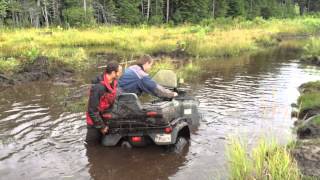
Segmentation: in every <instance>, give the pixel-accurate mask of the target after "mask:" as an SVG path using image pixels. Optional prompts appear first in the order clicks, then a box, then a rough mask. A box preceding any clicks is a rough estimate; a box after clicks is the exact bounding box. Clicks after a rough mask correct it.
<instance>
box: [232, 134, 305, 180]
mask: <svg viewBox="0 0 320 180" xmlns="http://www.w3.org/2000/svg"><path fill="white" fill-rule="evenodd" d="M227 155H228V159H229V170H230V179H237V180H238V179H247V180H251V179H252V180H253V179H272V180H282V179H294V180H299V179H301V177H302V176H301V173H300V171H299V169H298V166H297V163H296V162H295V160H294V158H293V157H292V156H291V155H290V150H289V149H288V148H287V147H282V146H280V145H279V144H277V143H276V142H274V141H273V142H271V143H267V142H266V140H264V139H262V140H260V142H259V144H258V145H257V146H256V147H255V148H254V149H253V150H252V153H251V155H248V148H247V146H246V145H244V144H243V143H242V142H241V141H240V140H238V139H235V138H232V139H231V144H230V145H229V146H228V151H227Z"/></svg>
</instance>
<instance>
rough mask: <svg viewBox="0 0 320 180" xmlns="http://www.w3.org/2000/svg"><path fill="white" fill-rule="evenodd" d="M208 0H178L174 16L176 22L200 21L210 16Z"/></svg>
mask: <svg viewBox="0 0 320 180" xmlns="http://www.w3.org/2000/svg"><path fill="white" fill-rule="evenodd" d="M208 5H209V2H208V0H189V1H188V2H186V1H183V0H181V1H178V3H177V4H176V6H175V7H177V9H176V12H175V13H174V15H173V18H174V20H175V21H176V22H178V23H179V22H199V21H201V20H202V19H205V18H208V17H209V6H208Z"/></svg>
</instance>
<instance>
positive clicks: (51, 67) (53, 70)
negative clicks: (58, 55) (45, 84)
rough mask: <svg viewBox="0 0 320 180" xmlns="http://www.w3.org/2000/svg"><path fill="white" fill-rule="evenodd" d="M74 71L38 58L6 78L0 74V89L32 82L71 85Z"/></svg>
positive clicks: (45, 58) (60, 64)
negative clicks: (50, 81) (52, 82)
mask: <svg viewBox="0 0 320 180" xmlns="http://www.w3.org/2000/svg"><path fill="white" fill-rule="evenodd" d="M74 73H75V71H74V70H72V69H71V68H69V67H68V66H66V65H64V64H62V63H57V62H55V63H54V64H53V63H52V62H51V61H50V60H49V59H48V58H47V57H43V56H42V57H38V58H37V59H35V60H34V61H33V62H32V63H28V64H25V65H24V66H23V67H22V68H21V70H19V71H18V72H16V73H14V74H13V75H12V76H10V77H8V76H6V75H4V74H0V89H1V88H4V87H8V86H12V85H18V84H23V83H27V82H32V81H47V80H53V81H54V82H61V83H72V82H74V79H73V78H72V76H73V75H74Z"/></svg>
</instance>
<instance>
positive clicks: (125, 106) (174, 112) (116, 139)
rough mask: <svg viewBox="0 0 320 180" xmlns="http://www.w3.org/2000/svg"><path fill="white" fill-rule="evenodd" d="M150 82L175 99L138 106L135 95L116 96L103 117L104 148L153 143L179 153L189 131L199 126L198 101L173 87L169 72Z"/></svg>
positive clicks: (188, 135)
mask: <svg viewBox="0 0 320 180" xmlns="http://www.w3.org/2000/svg"><path fill="white" fill-rule="evenodd" d="M153 79H154V80H155V81H156V82H157V83H159V84H161V85H163V86H165V87H166V88H169V89H171V90H173V91H176V92H177V93H178V94H179V96H177V97H174V98H172V99H157V100H154V101H152V102H149V103H144V104H141V102H140V101H139V99H138V97H137V95H136V94H133V93H123V94H121V95H119V96H118V97H117V100H116V102H115V103H114V105H113V107H112V110H111V111H110V113H106V114H104V115H103V117H104V120H105V121H106V123H107V124H108V126H109V133H108V134H107V135H106V136H104V138H103V140H102V144H103V145H104V146H116V145H118V144H120V143H123V142H125V143H127V145H128V146H130V147H131V146H145V145H147V144H156V145H160V146H167V147H170V148H171V149H173V150H174V151H181V150H182V149H183V148H184V146H185V145H186V144H187V143H188V140H189V139H190V134H191V133H190V132H191V130H192V129H194V128H196V126H197V125H198V124H199V122H198V121H199V114H198V110H197V106H198V104H199V103H198V101H197V100H196V99H195V98H193V97H190V96H188V95H187V93H186V91H184V90H182V89H181V88H180V89H179V88H178V87H177V77H176V74H175V73H174V72H173V71H170V70H161V71H159V72H158V73H157V74H156V75H155V76H154V77H153Z"/></svg>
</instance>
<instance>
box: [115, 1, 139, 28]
mask: <svg viewBox="0 0 320 180" xmlns="http://www.w3.org/2000/svg"><path fill="white" fill-rule="evenodd" d="M139 2H140V1H139V0H118V1H116V8H117V16H118V19H119V22H120V23H123V24H138V23H139V22H140V20H141V14H140V12H139V9H138V6H139Z"/></svg>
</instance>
